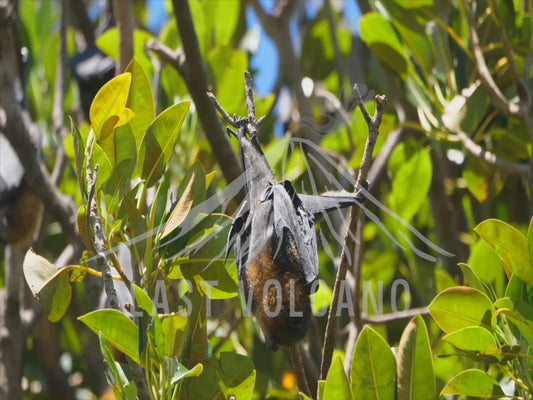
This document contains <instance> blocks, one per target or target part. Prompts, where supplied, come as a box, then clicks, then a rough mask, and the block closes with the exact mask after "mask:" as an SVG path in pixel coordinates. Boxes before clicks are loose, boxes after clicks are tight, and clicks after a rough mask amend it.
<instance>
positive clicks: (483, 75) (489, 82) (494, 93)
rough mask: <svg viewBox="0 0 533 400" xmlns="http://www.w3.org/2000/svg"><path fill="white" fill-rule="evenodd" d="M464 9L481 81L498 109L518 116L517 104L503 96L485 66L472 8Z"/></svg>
mask: <svg viewBox="0 0 533 400" xmlns="http://www.w3.org/2000/svg"><path fill="white" fill-rule="evenodd" d="M466 9H467V13H468V16H469V19H470V36H471V39H472V50H473V52H474V58H475V60H476V65H477V69H478V72H479V77H480V79H481V82H483V84H484V85H485V87H486V88H487V91H488V92H489V96H490V97H491V99H492V101H493V102H494V104H495V105H496V106H497V107H498V108H499V109H500V110H502V111H503V112H504V113H505V114H507V115H509V116H512V117H519V113H520V112H519V111H520V110H519V107H518V105H516V104H514V103H511V102H510V101H509V100H508V99H507V98H506V97H505V96H504V94H503V93H502V92H501V90H500V88H499V87H498V85H496V82H495V81H494V79H493V78H492V75H491V73H490V70H489V67H488V66H487V62H486V61H485V57H484V56H483V50H481V43H480V40H479V36H478V34H477V31H476V23H475V21H474V16H473V15H472V10H470V8H469V7H468V6H466Z"/></svg>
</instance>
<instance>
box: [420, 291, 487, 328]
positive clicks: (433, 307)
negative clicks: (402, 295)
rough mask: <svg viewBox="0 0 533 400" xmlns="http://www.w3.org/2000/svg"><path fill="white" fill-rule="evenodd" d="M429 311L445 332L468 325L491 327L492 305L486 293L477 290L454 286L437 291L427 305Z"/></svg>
mask: <svg viewBox="0 0 533 400" xmlns="http://www.w3.org/2000/svg"><path fill="white" fill-rule="evenodd" d="M429 312H430V313H431V316H432V317H433V319H434V320H435V322H437V324H438V325H439V327H440V328H441V329H442V330H443V331H444V332H446V333H452V332H455V331H457V330H459V329H461V328H465V327H468V326H484V327H486V328H487V329H489V330H490V329H492V326H493V325H494V324H495V320H494V318H493V315H494V306H493V304H492V302H491V301H490V299H489V298H488V297H487V295H485V294H483V293H481V292H480V291H479V290H476V289H473V288H470V287H466V286H456V287H452V288H449V289H446V290H445V291H443V292H442V293H439V294H438V295H437V297H435V299H433V301H432V302H431V304H430V305H429Z"/></svg>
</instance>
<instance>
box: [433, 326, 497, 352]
mask: <svg viewBox="0 0 533 400" xmlns="http://www.w3.org/2000/svg"><path fill="white" fill-rule="evenodd" d="M442 340H445V341H447V342H448V343H451V344H453V345H454V346H455V347H456V348H458V349H460V350H464V351H475V352H480V353H481V352H484V351H487V350H492V351H494V350H495V349H497V346H498V343H497V342H496V338H495V337H494V335H493V334H492V333H490V331H489V330H488V329H487V328H484V327H482V326H468V327H466V328H462V329H459V330H458V331H455V332H452V333H450V334H448V335H446V336H444V337H443V338H442Z"/></svg>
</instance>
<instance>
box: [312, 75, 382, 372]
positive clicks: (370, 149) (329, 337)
mask: <svg viewBox="0 0 533 400" xmlns="http://www.w3.org/2000/svg"><path fill="white" fill-rule="evenodd" d="M353 91H354V95H355V100H356V102H357V104H358V106H359V108H360V109H361V111H362V113H363V116H364V117H365V120H366V122H367V125H368V138H367V141H366V145H365V150H364V154H363V160H362V161H361V167H360V168H359V173H358V175H357V182H356V187H355V190H356V191H357V189H358V188H360V187H365V186H366V178H367V176H368V171H369V169H370V164H371V162H372V155H373V153H374V147H375V145H376V141H377V137H378V135H379V126H380V124H381V120H382V117H383V113H384V112H385V104H386V102H387V98H386V97H385V96H383V95H376V97H375V100H376V114H375V116H374V117H371V116H370V114H369V113H368V110H367V109H366V107H365V105H364V102H363V99H362V98H361V94H360V92H359V88H358V87H357V84H356V85H354V88H353ZM363 224H364V213H363V212H362V211H361V209H357V210H356V211H355V212H353V211H352V212H351V214H350V223H349V228H348V232H347V234H346V237H345V239H344V246H343V248H342V254H341V264H340V266H339V269H338V270H337V275H336V277H335V286H334V289H333V300H332V302H331V307H330V310H329V314H328V322H327V325H326V334H325V338H324V348H323V355H322V365H321V368H320V379H326V376H327V373H328V371H329V367H330V366H331V359H332V356H333V350H334V347H335V336H336V332H337V324H338V320H337V309H338V303H339V296H340V289H341V283H342V281H344V279H345V278H346V272H347V271H348V267H349V264H350V258H351V257H350V256H349V255H350V254H354V253H355V246H356V240H357V237H361V235H362V231H363ZM352 232H356V234H357V235H358V236H357V237H354V236H353V234H351V233H352ZM362 245H363V243H362V241H360V242H359V244H358V249H357V254H354V255H355V257H354V259H355V260H356V261H355V262H354V270H355V271H354V272H355V273H354V276H355V289H354V291H355V293H354V298H355V299H356V301H355V306H356V309H355V315H356V316H357V318H360V310H359V301H358V299H359V287H360V280H361V268H360V259H361V258H362ZM357 260H359V261H357ZM356 322H357V321H356Z"/></svg>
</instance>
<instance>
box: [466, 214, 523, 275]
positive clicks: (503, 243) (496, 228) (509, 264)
mask: <svg viewBox="0 0 533 400" xmlns="http://www.w3.org/2000/svg"><path fill="white" fill-rule="evenodd" d="M474 230H475V231H476V232H477V234H478V235H479V236H481V238H482V239H483V240H485V241H486V242H487V243H488V244H489V245H490V246H491V247H492V248H493V249H494V250H495V251H496V253H498V255H499V256H500V258H501V259H502V262H503V266H504V267H505V270H506V272H507V275H508V276H510V275H511V271H512V272H513V273H514V274H516V275H517V276H518V277H519V278H520V279H522V280H523V281H524V282H526V283H527V284H528V285H533V266H532V265H531V264H530V260H529V246H528V240H527V239H526V237H525V236H524V235H523V234H522V233H520V231H518V230H517V229H516V228H514V227H512V226H511V225H509V224H506V223H505V222H503V221H500V220H497V219H488V220H485V221H483V222H481V223H480V224H479V225H478V226H476V227H475V228H474Z"/></svg>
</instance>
